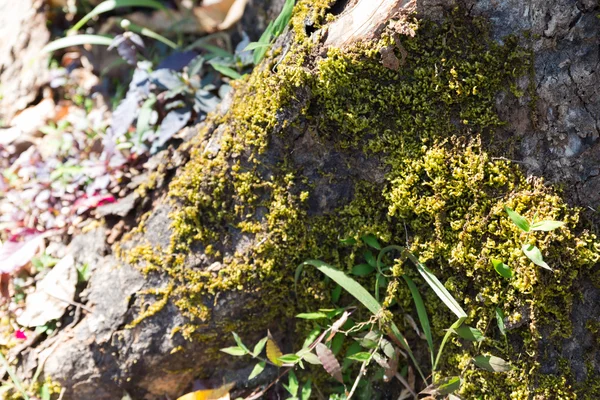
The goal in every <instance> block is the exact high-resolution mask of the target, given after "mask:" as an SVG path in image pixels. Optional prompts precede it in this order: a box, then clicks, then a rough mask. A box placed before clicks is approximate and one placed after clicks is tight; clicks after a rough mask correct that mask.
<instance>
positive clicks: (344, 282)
mask: <svg viewBox="0 0 600 400" xmlns="http://www.w3.org/2000/svg"><path fill="white" fill-rule="evenodd" d="M305 265H310V266H313V267H315V268H316V269H318V270H319V271H321V272H322V273H323V274H325V275H326V276H328V277H329V278H331V279H332V280H333V281H335V283H337V284H338V285H340V286H341V287H342V288H344V289H345V290H346V291H347V292H348V293H349V294H351V295H352V296H353V297H354V298H355V299H356V300H358V301H359V302H360V303H362V305H364V306H365V307H366V308H367V310H369V311H370V312H371V313H372V314H373V315H378V314H379V313H380V312H381V311H382V307H381V304H379V302H378V301H377V300H375V298H374V297H373V296H372V295H371V293H369V292H368V291H367V290H366V289H365V288H364V287H362V285H361V284H360V283H358V282H356V281H355V280H354V279H352V278H350V277H349V276H348V275H346V274H345V273H344V272H342V271H340V270H339V269H337V268H334V267H332V266H330V265H329V264H327V263H324V262H323V261H319V260H307V261H305V262H303V263H302V264H300V265H299V266H298V268H296V274H295V282H296V284H297V283H298V280H299V278H300V275H301V274H302V268H303V267H304V266H305ZM296 291H297V290H296ZM389 330H390V331H391V333H392V334H393V336H394V337H395V338H396V339H397V340H398V341H399V342H400V343H401V344H402V347H404V349H405V350H406V351H407V352H408V355H409V356H410V358H411V360H412V361H413V363H414V364H415V368H417V370H418V371H419V374H420V375H421V377H423V379H424V380H426V379H425V376H424V375H423V372H422V371H421V369H420V368H419V363H418V362H417V360H416V358H415V356H414V354H413V352H412V350H411V349H410V346H409V345H408V342H407V341H406V339H405V338H404V336H403V335H402V333H400V330H399V329H398V327H397V326H396V324H394V323H393V322H392V323H390V326H389Z"/></svg>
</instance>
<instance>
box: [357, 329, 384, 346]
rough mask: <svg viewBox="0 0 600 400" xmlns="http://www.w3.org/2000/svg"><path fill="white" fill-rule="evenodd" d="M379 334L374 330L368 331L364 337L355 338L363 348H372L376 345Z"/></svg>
mask: <svg viewBox="0 0 600 400" xmlns="http://www.w3.org/2000/svg"><path fill="white" fill-rule="evenodd" d="M380 335H381V334H377V333H376V332H373V331H371V332H368V333H367V334H366V335H365V336H364V337H362V338H357V339H356V340H357V341H358V343H359V344H360V345H361V346H362V347H364V348H365V349H374V348H375V347H377V342H378V341H379V339H380V337H381V336H380Z"/></svg>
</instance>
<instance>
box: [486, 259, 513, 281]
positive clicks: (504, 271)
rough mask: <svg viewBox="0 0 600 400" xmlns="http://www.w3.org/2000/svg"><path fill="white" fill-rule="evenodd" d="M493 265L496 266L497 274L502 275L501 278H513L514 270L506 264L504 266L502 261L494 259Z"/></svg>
mask: <svg viewBox="0 0 600 400" xmlns="http://www.w3.org/2000/svg"><path fill="white" fill-rule="evenodd" d="M491 261H492V265H493V266H494V269H495V270H496V272H497V273H499V274H500V276H502V277H503V278H506V279H510V278H512V276H513V271H512V269H510V267H509V266H508V265H506V264H504V263H503V262H502V261H500V260H496V259H494V258H492V260H491Z"/></svg>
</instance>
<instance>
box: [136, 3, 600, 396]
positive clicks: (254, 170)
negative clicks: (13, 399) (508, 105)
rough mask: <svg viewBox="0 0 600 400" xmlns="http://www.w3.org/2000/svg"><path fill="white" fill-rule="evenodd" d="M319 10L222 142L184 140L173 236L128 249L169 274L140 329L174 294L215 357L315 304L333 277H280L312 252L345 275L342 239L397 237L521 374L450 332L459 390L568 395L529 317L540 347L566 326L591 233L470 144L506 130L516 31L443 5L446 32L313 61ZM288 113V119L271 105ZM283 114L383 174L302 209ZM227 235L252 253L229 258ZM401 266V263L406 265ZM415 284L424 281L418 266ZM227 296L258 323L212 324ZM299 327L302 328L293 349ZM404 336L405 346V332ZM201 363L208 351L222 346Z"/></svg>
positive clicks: (262, 69)
mask: <svg viewBox="0 0 600 400" xmlns="http://www.w3.org/2000/svg"><path fill="white" fill-rule="evenodd" d="M330 3H331V1H323V2H319V4H318V6H316V7H314V8H313V6H311V2H310V1H308V0H305V1H300V2H299V4H298V5H297V6H296V14H295V17H294V18H293V21H292V29H291V31H292V32H293V33H294V34H295V45H294V46H292V47H291V48H290V49H289V51H285V52H281V53H278V52H277V51H274V52H273V54H272V55H271V58H267V59H266V60H265V61H264V62H263V64H261V65H260V66H259V67H257V69H256V70H255V71H254V73H253V74H252V75H251V76H250V77H248V78H247V79H246V80H245V81H243V82H238V83H237V88H236V96H235V98H234V102H233V105H232V108H231V109H230V110H229V112H228V113H227V114H226V115H225V116H223V117H219V118H220V120H219V121H213V122H216V123H218V124H220V126H219V127H218V128H217V132H218V135H220V137H221V139H220V148H219V150H218V151H216V150H214V146H210V147H209V146H208V143H209V141H210V140H211V138H210V137H209V134H210V132H209V131H208V130H203V131H202V132H200V133H199V135H198V137H197V138H196V139H195V140H194V142H193V143H192V144H191V147H190V148H191V149H192V151H191V158H190V161H189V163H188V164H187V165H186V166H185V168H184V169H183V171H182V172H181V174H179V175H178V176H177V178H176V179H175V180H174V181H173V182H172V184H171V186H170V191H169V195H170V197H171V199H172V201H173V206H174V207H173V210H174V211H173V212H172V214H171V218H172V221H173V224H172V228H173V234H172V237H171V243H170V246H169V247H168V248H166V249H153V248H152V247H150V246H149V245H147V244H142V245H138V246H137V247H135V248H134V249H132V250H130V251H128V252H125V254H124V256H125V257H128V260H129V262H131V263H134V264H138V265H139V266H140V268H142V270H143V271H144V272H146V273H162V274H166V275H167V276H168V277H169V278H170V280H171V281H172V284H171V285H170V286H169V287H168V288H167V289H163V291H162V292H161V293H160V296H159V299H158V300H157V305H156V307H154V308H150V309H149V311H148V310H147V311H146V312H145V313H144V314H142V315H141V316H140V318H138V319H137V320H136V321H135V322H136V323H137V322H139V321H141V320H142V319H143V318H145V317H148V316H151V315H152V314H154V313H155V312H158V311H159V310H160V309H161V307H163V306H164V305H165V304H166V302H167V300H169V301H172V302H173V304H175V305H176V306H177V307H179V309H180V310H181V312H182V313H183V315H185V316H186V317H188V318H189V320H190V323H189V324H187V325H185V326H181V327H179V328H177V329H176V331H175V332H173V334H182V335H183V336H184V337H185V338H187V339H190V340H202V341H210V342H211V343H212V344H213V346H212V347H213V348H215V349H218V347H219V345H220V344H221V343H223V340H224V338H223V335H222V334H221V333H222V332H229V331H231V330H235V331H237V332H238V333H241V334H243V333H244V332H257V331H260V330H264V329H266V327H267V326H269V325H271V326H272V325H273V323H274V322H273V321H281V320H285V319H289V318H291V317H292V316H293V315H294V314H295V313H297V312H299V311H308V310H310V309H315V308H318V307H319V306H321V307H322V306H324V305H328V304H329V302H330V292H329V291H330V289H331V285H330V284H328V283H326V282H325V281H323V280H322V276H320V275H319V274H318V273H317V272H315V271H314V270H313V271H311V270H307V271H305V273H304V274H303V277H302V281H301V282H300V283H299V285H300V286H301V287H302V290H301V291H300V293H296V298H294V299H293V300H292V298H293V296H292V295H291V294H290V291H291V288H292V287H293V271H294V270H295V268H296V266H297V265H298V264H299V263H300V262H302V261H304V260H306V259H310V258H313V259H314V258H316V259H322V260H325V261H327V262H329V263H331V264H334V265H337V266H340V267H341V268H346V269H350V268H351V266H352V265H353V264H355V263H356V262H357V261H360V259H361V257H362V254H363V251H364V248H361V246H360V245H355V246H349V247H343V246H340V242H339V239H341V238H349V237H352V238H360V236H362V235H364V234H367V233H371V234H374V235H377V236H378V237H379V238H381V241H382V242H385V243H404V242H405V241H406V240H408V242H409V243H408V244H409V246H410V248H411V250H412V251H413V252H415V253H416V254H417V255H418V256H419V258H420V259H421V260H422V261H424V262H426V263H427V265H428V266H429V267H430V268H431V269H432V270H433V271H434V272H435V274H436V275H437V276H438V277H439V278H440V279H441V280H442V281H444V282H446V286H447V288H448V290H450V291H451V292H452V293H453V294H454V295H455V296H456V297H457V298H458V299H459V300H460V302H461V303H462V304H463V305H464V308H465V310H467V312H468V314H469V317H470V324H471V325H473V326H477V327H479V328H480V329H482V330H484V331H485V333H486V336H487V339H486V340H485V341H484V342H483V345H482V349H481V350H482V351H484V352H491V353H494V354H496V355H499V356H502V357H503V358H505V359H508V360H510V361H511V362H512V363H513V364H514V365H515V366H517V367H518V368H517V369H516V370H515V371H512V372H510V373H507V374H490V373H487V372H483V371H480V370H477V369H475V368H474V367H473V365H472V363H470V362H469V360H470V359H471V357H472V356H473V355H474V353H473V351H474V350H473V349H471V348H469V347H464V346H463V345H462V344H461V343H460V342H458V341H454V342H453V344H451V345H449V346H448V353H447V356H446V358H445V359H444V360H443V371H444V373H448V374H453V373H454V374H457V373H460V372H461V371H464V376H465V386H464V389H463V394H464V395H465V396H466V398H473V397H481V398H490V399H491V398H504V397H505V396H506V394H507V393H509V394H510V398H514V399H527V398H532V397H535V396H538V397H539V396H542V397H540V398H545V397H544V396H546V397H549V398H550V397H553V396H555V397H556V398H563V397H564V398H567V397H568V396H571V395H573V396H574V394H573V393H574V391H575V390H576V389H572V388H571V387H570V386H569V385H570V383H569V382H567V381H569V379H570V378H568V377H566V378H564V379H565V380H566V381H564V382H563V378H560V377H559V378H557V377H554V376H543V375H541V374H539V373H538V370H539V365H538V362H539V356H538V354H537V352H538V346H539V345H540V337H541V334H540V331H539V327H540V326H542V325H550V326H552V327H553V332H552V338H550V339H551V340H555V341H556V342H557V343H558V341H559V339H560V338H562V337H568V336H569V335H570V333H571V332H570V330H571V326H570V322H569V319H568V316H569V312H568V310H569V309H570V307H571V304H572V291H571V288H572V285H573V282H574V280H575V279H576V278H577V277H578V276H580V275H585V274H589V273H590V267H591V266H592V265H594V264H595V263H597V262H598V254H599V253H600V251H599V250H600V248H599V245H598V241H597V240H596V238H595V237H594V236H593V235H592V234H590V233H588V232H586V231H584V230H582V228H581V226H580V224H579V219H578V210H574V209H571V208H569V207H568V206H567V205H566V204H565V203H564V202H563V201H562V199H561V197H560V195H559V194H557V192H556V191H555V190H553V189H552V188H549V187H547V186H546V185H545V184H544V182H543V181H542V180H539V179H526V178H525V177H524V176H523V175H522V173H521V172H520V170H519V168H518V167H517V166H515V165H513V164H511V163H509V162H507V161H503V160H499V159H495V158H493V157H492V156H491V155H490V153H489V152H490V151H494V148H493V147H490V146H488V145H485V146H484V145H482V144H481V142H482V140H480V139H478V138H479V137H480V136H479V133H480V134H481V135H482V136H481V137H484V138H486V140H485V141H484V142H486V143H489V142H491V140H489V138H490V137H491V135H489V133H491V132H493V129H494V128H495V127H497V126H499V125H501V124H502V121H500V119H499V118H498V116H497V115H496V114H495V112H494V104H495V96H496V95H497V93H498V92H499V91H502V90H504V89H505V88H511V87H513V88H514V87H515V86H514V81H515V78H517V77H518V76H521V75H523V74H526V73H528V72H529V71H530V67H531V56H530V54H529V53H528V52H526V51H525V50H524V49H523V48H522V47H520V46H519V44H518V40H517V38H516V37H510V38H506V39H505V40H504V44H503V45H499V44H497V43H495V42H493V41H491V40H489V39H488V36H487V30H486V26H485V24H484V23H483V22H481V21H479V20H467V19H465V17H463V16H461V13H460V11H455V12H454V13H453V15H452V16H450V17H449V19H448V21H447V22H446V23H444V24H443V25H437V24H434V23H428V22H420V23H419V26H418V28H417V30H416V34H415V36H414V37H411V36H403V37H400V36H398V35H397V34H396V33H395V32H392V31H386V32H384V33H383V35H382V37H381V39H380V40H379V41H377V42H375V43H368V44H365V43H362V44H359V45H356V46H355V47H353V48H351V49H345V50H344V51H342V50H339V49H329V50H328V51H327V55H326V56H325V57H320V56H318V54H322V53H320V49H318V48H317V47H318V46H317V45H316V44H315V42H314V41H313V40H312V39H310V40H309V38H308V37H306V34H305V30H304V22H305V21H306V20H307V18H308V19H310V20H311V21H312V22H313V23H314V26H315V27H319V26H320V24H322V23H323V22H324V21H326V20H328V19H329V17H328V16H327V14H326V12H325V10H326V8H327V6H328V5H329V4H330ZM389 46H392V47H394V48H395V49H396V50H395V51H396V55H397V57H399V58H402V59H403V65H402V66H401V67H400V69H399V70H398V71H394V70H390V69H388V68H385V67H384V66H383V65H382V63H381V56H380V54H379V50H380V49H381V48H383V47H385V48H389ZM274 69H275V72H273V70H274ZM307 89H308V90H307ZM512 92H513V95H514V94H517V95H520V93H518V92H517V91H516V90H513V91H512ZM290 109H297V110H298V115H297V116H295V115H294V116H291V117H290V116H289V115H287V114H284V113H283V110H290ZM295 124H298V125H302V126H306V125H307V126H308V129H307V130H306V132H307V133H305V134H306V135H313V139H314V140H315V142H316V143H317V144H316V146H318V147H329V146H332V147H333V148H334V149H335V151H336V152H337V154H338V155H339V157H340V158H341V159H343V160H344V161H345V162H346V163H347V164H349V165H355V166H354V167H349V169H350V170H351V169H352V168H362V166H361V165H358V166H356V164H352V162H354V161H355V159H356V158H357V155H359V154H360V153H362V154H360V155H361V156H362V155H366V156H367V157H371V158H380V159H382V162H383V164H384V165H385V169H386V174H385V180H384V181H383V182H381V183H375V182H374V180H372V179H365V180H360V179H358V178H355V180H354V182H353V183H354V184H353V189H352V191H353V196H352V197H353V199H352V200H351V201H350V202H349V203H348V204H345V205H342V206H340V207H339V208H338V209H336V210H335V211H333V212H328V213H325V214H321V215H309V213H308V206H307V204H308V203H309V202H310V201H311V196H312V195H313V193H312V190H313V188H314V186H315V185H317V182H316V181H315V180H314V179H313V178H314V177H310V179H309V177H308V176H304V175H303V171H302V170H299V169H298V166H296V165H294V163H293V162H292V160H291V157H289V156H288V155H287V154H291V152H292V148H291V146H292V144H290V143H287V142H289V141H290V140H288V137H286V135H287V134H289V132H290V131H291V130H293V129H295V127H294V125H295ZM215 135H216V134H215ZM276 135H279V137H278V140H279V141H282V142H283V143H284V149H283V150H281V151H279V152H275V153H273V151H272V148H271V147H270V144H271V140H272V139H273V138H275V137H276ZM465 137H472V138H473V139H471V140H467V139H465ZM285 146H287V147H285ZM495 146H501V145H500V144H496V145H495ZM270 151H271V153H269V152H270ZM274 160H275V161H274ZM351 172H352V171H351ZM367 173H368V171H367ZM341 174H344V172H341ZM345 174H346V175H347V174H348V173H347V172H345ZM356 175H359V174H354V176H356ZM363 176H364V175H363ZM320 178H322V179H323V180H328V181H329V182H330V183H331V184H335V183H337V182H338V180H339V179H340V178H339V177H338V174H337V171H331V170H327V171H323V172H322V173H321V177H320ZM505 205H506V206H509V207H511V208H513V209H515V210H516V211H518V212H520V213H521V214H523V215H525V216H526V217H527V218H529V219H533V218H534V216H535V218H536V219H537V220H541V219H556V220H561V221H565V222H566V226H565V227H564V228H561V229H560V230H557V231H554V232H550V233H543V232H540V233H535V234H531V235H529V236H528V237H527V238H526V237H525V236H524V235H523V234H522V233H521V232H520V231H519V230H518V229H517V228H516V227H515V226H514V225H513V224H512V222H510V220H509V219H508V218H507V216H506V215H505V212H504V210H503V207H504V206H505ZM240 237H244V238H245V239H246V240H247V241H248V242H249V243H250V246H249V248H246V249H245V250H243V251H239V252H232V251H231V248H233V247H234V245H235V243H238V241H239V238H240ZM524 240H528V241H530V242H531V243H533V244H535V245H537V246H538V247H539V248H540V249H541V250H542V253H543V254H544V258H545V259H546V261H547V262H548V263H549V264H550V265H551V266H553V267H554V268H555V272H554V273H550V272H549V271H546V270H542V269H540V268H539V267H536V266H535V265H533V264H532V263H531V262H530V261H529V260H528V259H527V258H526V257H525V256H524V255H523V253H522V251H521V250H520V247H521V244H522V243H523V241H524ZM192 247H193V248H194V251H202V252H203V253H204V255H205V256H206V259H205V260H204V261H203V263H202V265H200V266H193V267H190V266H189V265H187V266H186V265H185V264H186V255H187V253H188V252H189V251H190V249H191V248H192ZM491 258H497V259H500V260H502V261H504V262H505V263H507V264H509V265H510V266H511V268H512V269H513V270H514V271H515V276H514V278H512V279H511V280H504V279H503V278H502V277H500V276H499V275H498V274H497V273H496V272H495V271H494V269H493V268H492V267H491V265H490V259H491ZM212 265H217V266H220V267H219V268H215V269H213V268H212V267H211V268H209V266H212ZM396 269H397V270H398V271H399V270H400V269H403V270H404V271H405V272H406V273H409V274H413V273H414V271H410V270H409V269H408V268H407V267H406V266H401V265H398V266H396ZM414 279H415V281H416V282H417V283H418V284H420V285H423V282H422V281H420V280H419V277H418V276H417V275H416V274H414ZM365 283H368V284H369V285H371V284H372V282H368V281H365ZM370 287H372V286H370ZM236 292H238V293H239V294H240V295H241V296H245V297H244V299H245V301H244V304H245V307H246V308H247V311H248V314H250V313H257V312H258V311H260V318H252V319H251V320H240V319H233V320H227V319H224V320H220V321H212V320H211V318H210V311H209V310H210V309H211V308H212V307H213V306H214V305H215V304H217V302H218V300H219V296H224V295H225V293H236ZM422 293H423V295H424V298H425V303H426V305H427V307H428V308H429V313H430V316H431V323H432V326H433V328H434V331H435V333H436V336H437V337H439V336H440V335H443V333H444V329H446V328H448V326H450V324H451V322H453V321H452V315H451V313H449V312H446V311H445V309H444V306H443V305H442V304H441V303H440V301H439V300H438V299H437V298H436V297H435V295H434V294H433V293H430V291H428V290H427V289H426V287H425V286H423V287H422ZM147 294H151V293H147ZM394 297H395V300H397V303H396V305H395V306H393V308H391V309H390V311H391V312H393V313H394V315H396V314H397V315H403V314H404V313H405V312H407V311H406V310H411V309H412V300H411V296H410V293H409V292H408V289H406V288H405V287H404V286H403V285H397V284H396V283H394V282H393V281H392V283H391V286H390V287H389V288H388V291H387V300H386V304H388V305H390V304H392V303H393V301H392V300H393V298H394ZM390 307H392V306H390ZM496 307H500V308H501V309H502V310H503V311H504V313H505V315H506V316H507V321H508V322H509V323H508V324H507V326H508V329H509V332H510V336H511V337H514V338H515V340H516V341H517V342H520V346H521V348H519V349H517V348H513V347H512V346H511V345H509V343H508V342H507V341H505V340H504V338H503V337H501V336H500V334H499V332H498V331H497V329H494V328H493V326H494V323H495V321H494V310H495V308H496ZM390 315H392V314H390ZM399 323H400V321H399ZM307 328H308V327H307V326H306V325H304V324H298V326H297V329H296V330H297V332H298V340H299V341H301V340H302V336H301V335H302V332H303V331H304V330H305V329H307ZM407 335H408V336H409V338H410V331H409V332H407ZM546 339H548V338H546ZM412 341H414V343H415V345H418V341H415V338H414V337H412V338H411V342H412ZM512 342H513V341H512V340H511V341H510V343H512ZM523 349H524V350H523ZM523 351H525V352H526V354H529V355H530V356H525V355H524V354H525V353H523ZM206 357H209V358H212V357H218V355H217V350H215V351H214V354H207V355H206ZM559 383H560V384H561V386H560V387H555V385H556V384H559ZM565 396H566V397H565Z"/></svg>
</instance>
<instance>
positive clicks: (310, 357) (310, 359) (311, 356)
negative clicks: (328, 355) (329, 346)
mask: <svg viewBox="0 0 600 400" xmlns="http://www.w3.org/2000/svg"><path fill="white" fill-rule="evenodd" d="M302 359H303V360H304V361H306V362H307V363H309V364H312V365H321V361H320V360H319V357H317V355H316V354H315V353H312V352H310V351H309V352H307V353H304V354H302Z"/></svg>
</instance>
